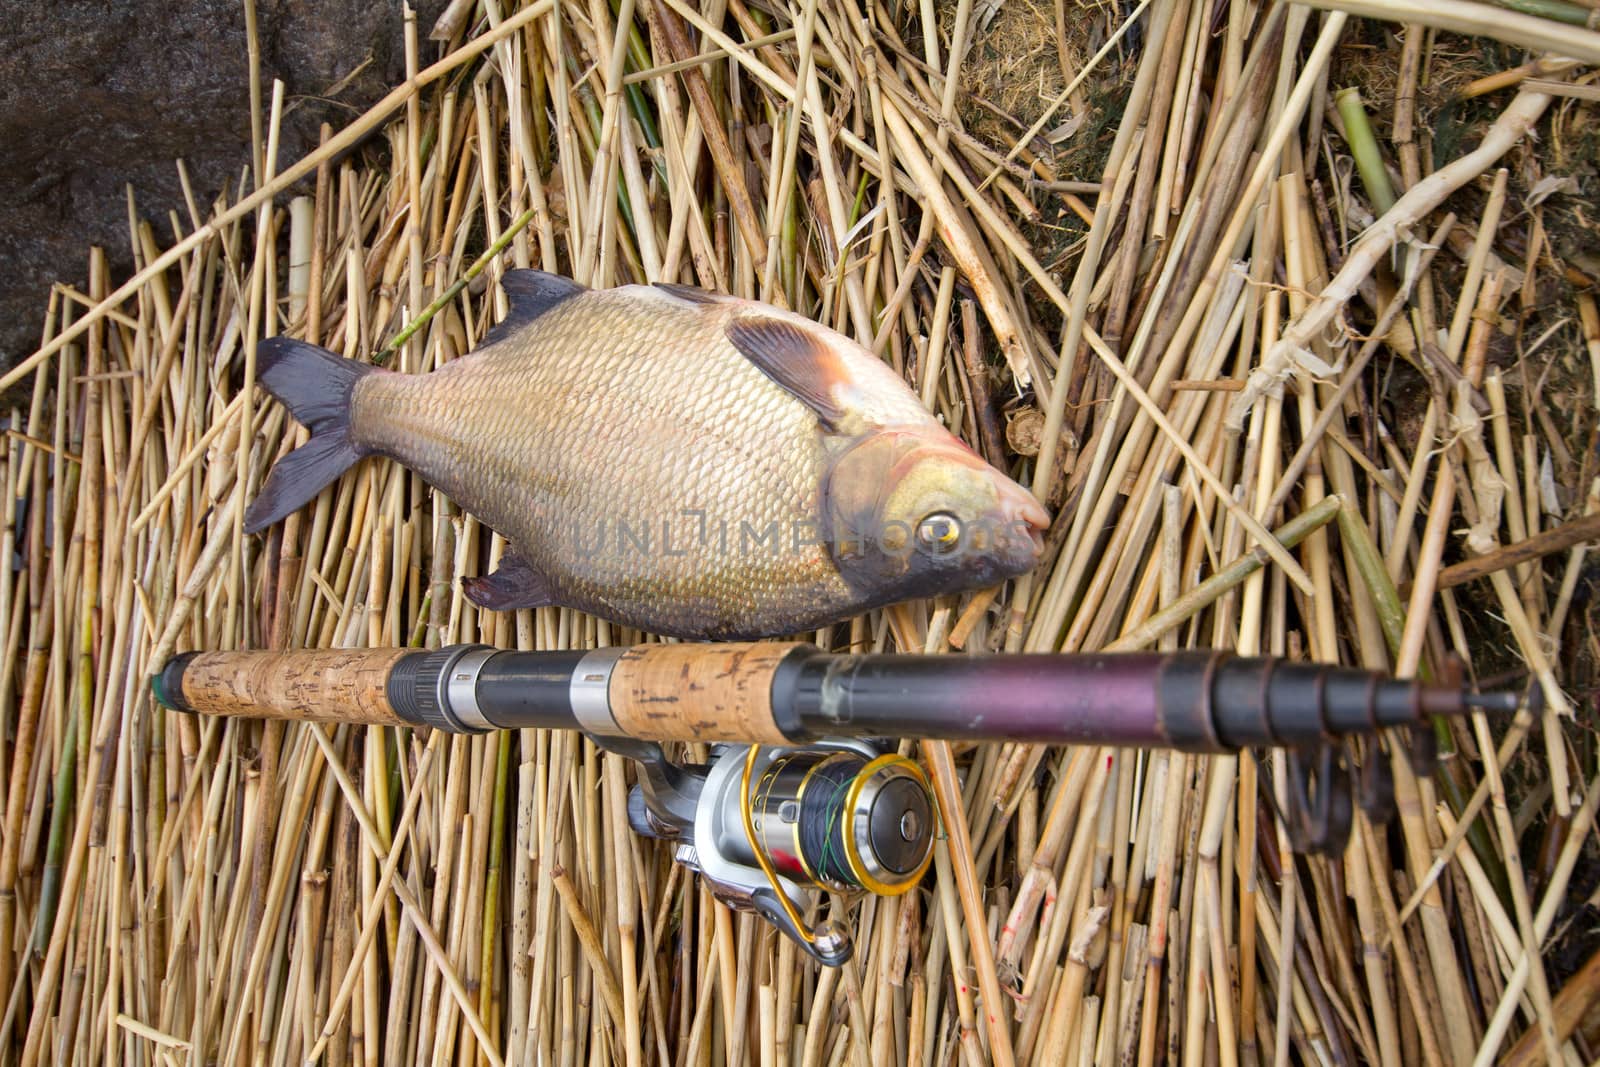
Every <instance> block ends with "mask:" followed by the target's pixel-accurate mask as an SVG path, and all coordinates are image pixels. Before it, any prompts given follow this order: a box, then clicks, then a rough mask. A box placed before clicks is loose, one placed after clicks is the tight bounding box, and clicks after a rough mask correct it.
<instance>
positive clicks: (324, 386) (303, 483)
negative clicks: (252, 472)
mask: <svg viewBox="0 0 1600 1067" xmlns="http://www.w3.org/2000/svg"><path fill="white" fill-rule="evenodd" d="M256 366H257V369H258V373H259V379H260V382H261V385H262V387H263V388H264V389H266V391H267V392H269V393H271V394H272V395H273V396H274V397H276V398H277V399H278V401H279V403H281V404H283V406H284V407H286V408H288V409H289V413H290V414H291V415H293V416H294V417H295V419H296V420H297V421H298V422H300V423H301V425H303V426H305V427H306V428H307V429H309V430H310V431H311V440H309V441H307V442H306V443H305V444H304V445H301V446H300V447H299V448H297V449H295V450H294V451H293V452H290V453H289V454H288V455H287V456H284V457H283V458H282V459H280V460H279V461H278V462H277V464H276V465H274V466H273V468H272V473H271V474H269V475H268V476H267V481H266V484H264V485H263V486H262V487H261V490H260V492H258V493H257V494H256V498H255V500H253V501H251V503H250V506H249V507H248V508H247V509H246V510H245V513H244V530H245V533H256V532H258V531H260V530H264V529H266V528H267V527H268V526H271V525H272V524H273V523H275V522H277V521H278V520H279V519H282V518H284V517H285V516H287V515H289V514H290V513H291V512H294V511H298V510H299V509H300V508H302V507H304V506H305V505H306V504H308V503H310V502H311V501H312V500H314V499H315V498H316V496H317V494H318V493H321V492H322V491H323V490H324V489H326V488H327V487H328V486H329V485H331V484H332V483H333V482H334V481H335V480H336V479H337V478H338V477H339V475H341V474H343V473H344V472H345V471H347V470H349V469H350V467H352V466H353V465H354V464H355V462H356V461H357V460H358V459H360V458H361V457H362V456H364V455H366V450H365V449H364V448H362V446H361V445H360V443H359V442H357V441H356V440H355V438H354V437H353V436H352V434H351V431H350V401H351V397H352V396H353V395H354V393H355V388H356V383H357V382H359V381H360V380H361V379H362V378H364V377H366V376H367V375H369V374H375V373H381V372H380V371H378V369H377V368H376V367H370V366H368V365H366V364H364V363H357V362H355V361H354V360H350V359H344V358H342V357H340V356H337V355H335V354H334V353H332V352H329V351H328V350H327V349H325V348H318V347H317V346H316V345H313V344H308V343H306V342H305V341H296V340H293V339H291V338H288V337H272V338H268V339H267V340H265V341H262V342H261V344H260V345H259V346H257V348H256Z"/></svg>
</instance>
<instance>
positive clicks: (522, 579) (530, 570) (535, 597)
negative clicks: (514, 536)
mask: <svg viewBox="0 0 1600 1067" xmlns="http://www.w3.org/2000/svg"><path fill="white" fill-rule="evenodd" d="M461 591H462V592H463V593H465V594H467V599H468V600H470V601H472V602H473V603H474V604H476V605H478V607H480V608H487V609H488V610H490V611H516V610H517V609H519V608H546V607H549V606H550V605H552V604H554V603H555V602H556V600H555V595H554V592H553V591H552V589H551V587H550V581H549V579H547V578H546V577H545V576H544V575H543V574H541V573H539V570H538V568H536V567H535V566H534V565H533V564H532V563H530V562H529V561H528V558H527V557H526V556H523V555H519V554H518V553H515V552H507V553H506V554H505V555H504V556H502V557H501V558H500V566H499V567H498V568H496V569H495V571H494V572H493V573H491V574H489V575H487V576H486V577H482V578H463V579H461Z"/></svg>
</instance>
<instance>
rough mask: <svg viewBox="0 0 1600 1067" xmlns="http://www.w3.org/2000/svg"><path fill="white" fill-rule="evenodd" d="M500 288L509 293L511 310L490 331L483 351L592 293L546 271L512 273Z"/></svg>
mask: <svg viewBox="0 0 1600 1067" xmlns="http://www.w3.org/2000/svg"><path fill="white" fill-rule="evenodd" d="M500 288H502V289H504V290H505V291H506V299H507V300H509V301H510V302H511V310H510V311H508V312H506V317H505V318H503V319H501V320H500V323H499V324H498V325H497V326H495V328H494V329H492V330H490V331H489V333H488V334H487V335H486V336H485V337H484V339H483V343H482V344H481V345H479V346H478V347H479V348H485V347H487V346H489V345H492V344H494V343H495V342H496V341H499V340H503V339H504V338H506V337H509V336H510V335H511V334H513V333H516V332H517V331H518V330H520V329H521V328H522V327H524V326H526V325H527V324H528V323H530V322H532V321H533V320H534V319H537V318H538V317H539V316H540V315H543V314H544V313H545V312H547V311H549V310H550V309H551V308H553V307H555V306H556V305H557V304H560V303H561V302H562V301H565V300H570V299H571V298H572V297H575V296H577V295H578V294H579V293H586V292H588V291H589V290H588V288H587V287H585V286H582V285H579V284H578V283H577V282H575V281H573V280H572V279H571V278H563V277H561V275H559V274H549V273H546V272H545V271H542V270H508V271H506V272H505V274H504V275H503V276H502V277H501V278H500Z"/></svg>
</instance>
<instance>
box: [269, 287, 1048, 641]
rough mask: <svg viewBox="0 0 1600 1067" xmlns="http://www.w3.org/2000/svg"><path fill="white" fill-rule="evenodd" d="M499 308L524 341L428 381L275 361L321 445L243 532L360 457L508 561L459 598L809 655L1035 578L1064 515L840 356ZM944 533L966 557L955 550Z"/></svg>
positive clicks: (693, 318)
mask: <svg viewBox="0 0 1600 1067" xmlns="http://www.w3.org/2000/svg"><path fill="white" fill-rule="evenodd" d="M504 284H505V288H506V291H507V293H508V295H509V296H510V297H511V300H512V311H511V314H510V315H509V316H508V317H507V320H506V322H504V323H502V324H501V325H500V326H499V327H497V328H496V330H495V331H494V332H493V333H492V334H491V335H490V337H489V338H488V339H487V340H486V342H485V344H484V345H482V346H480V347H479V349H478V350H477V351H475V352H474V353H472V354H471V355H468V356H466V357H464V358H462V359H459V360H456V361H454V362H452V363H449V364H447V365H445V366H444V367H441V368H440V369H439V370H437V371H435V372H433V373H431V374H426V375H402V374H392V373H388V372H383V371H374V370H372V369H371V368H366V367H361V366H360V365H358V364H354V363H352V362H351V361H348V360H339V359H338V357H336V356H333V355H332V354H331V353H323V352H322V351H321V350H319V349H316V348H314V347H313V346H309V345H305V344H303V343H301V342H285V341H276V342H269V343H266V344H264V346H263V348H262V353H263V355H264V358H263V370H262V375H261V377H262V382H263V384H264V385H265V386H266V387H267V389H268V390H270V391H272V392H273V393H274V395H277V396H278V397H279V398H280V399H281V400H284V401H285V402H286V403H288V404H289V406H290V408H291V410H292V411H294V413H295V414H296V416H297V417H299V418H301V419H302V421H306V422H308V424H309V425H311V426H312V429H313V431H314V435H313V440H312V442H311V444H308V445H307V446H306V447H305V448H303V449H301V450H299V451H297V452H296V453H294V454H292V455H291V456H290V457H286V458H285V460H283V461H282V462H281V463H280V464H279V466H278V468H277V469H275V470H274V472H273V476H272V477H271V478H269V480H268V483H267V485H265V486H264V487H263V489H262V492H261V495H260V497H259V498H258V499H257V501H256V502H255V504H253V505H252V508H251V514H250V515H249V516H248V522H249V525H250V527H251V528H252V529H255V528H260V527H262V526H264V525H266V524H268V523H270V522H271V521H274V520H275V519H276V518H277V517H279V516H281V515H282V514H287V513H288V511H291V510H293V509H294V508H295V507H298V506H300V504H302V503H304V502H305V500H306V499H309V497H310V496H311V495H315V492H316V491H318V490H320V488H321V487H322V485H323V484H326V482H327V481H328V480H331V477H336V476H337V474H338V473H339V471H340V470H343V469H344V467H345V466H348V465H349V463H350V462H353V461H354V460H355V459H357V458H359V457H360V456H361V455H365V454H369V453H377V454H381V455H385V456H389V457H391V458H393V459H395V460H397V461H399V462H400V463H402V464H404V465H405V466H406V467H408V468H410V469H412V470H414V471H416V472H417V473H418V474H420V475H421V476H422V477H423V478H424V479H425V480H426V481H428V482H429V483H430V484H432V485H434V486H435V487H437V488H438V489H440V490H441V491H443V492H444V493H445V494H446V495H447V496H449V497H450V498H451V499H452V500H454V501H455V502H456V503H457V504H459V505H460V506H461V507H463V508H464V509H466V510H467V511H469V512H471V513H472V514H474V515H476V516H477V517H478V518H479V519H481V520H482V521H483V522H485V523H486V524H488V525H489V526H491V527H492V528H494V529H495V530H497V531H499V532H500V533H502V534H504V535H505V536H506V538H507V539H508V540H509V542H510V544H511V545H512V547H513V550H514V554H513V555H508V557H507V559H506V561H505V562H504V563H503V564H502V566H501V569H500V570H498V571H496V572H495V574H493V575H491V576H489V577H488V578H479V579H466V580H465V581H464V587H465V589H466V591H467V593H468V595H469V596H471V597H472V599H473V600H474V601H476V602H478V603H480V604H483V605H484V606H486V607H491V608H498V609H509V608H515V607H531V606H539V605H545V604H562V605H567V606H570V607H574V608H579V609H581V610H584V611H588V612H591V613H594V614H597V615H600V616H603V617H605V618H609V619H612V620H615V621H618V622H622V623H625V624H628V625H631V626H635V627H638V628H641V629H645V630H650V631H653V632H657V633H663V634H671V635H676V636H683V637H712V638H748V637H755V636H764V635H772V634H783V633H794V632H799V631H801V630H805V629H809V628H812V627H815V626H818V625H822V624H825V623H828V622H832V621H836V620H839V619H843V618H848V617H849V616H851V615H854V614H858V613H859V612H861V611H864V610H867V609H869V608H871V607H875V606H878V605H881V604H884V603H888V602H892V601H896V600H901V599H907V598H909V597H913V596H925V595H932V594H934V593H944V592H952V591H955V590H958V589H966V588H975V587H978V586H982V585H988V584H993V583H994V582H996V581H998V580H1000V579H1001V578H1003V577H1007V576H1010V575H1012V574H1016V573H1020V572H1021V571H1023V570H1026V569H1029V568H1030V567H1031V566H1032V564H1033V563H1034V561H1035V559H1036V557H1037V552H1038V544H1039V542H1038V536H1037V530H1038V529H1041V528H1042V527H1043V526H1044V525H1045V523H1046V522H1047V519H1048V517H1047V516H1046V515H1045V514H1044V512H1043V511H1042V509H1040V508H1039V507H1038V505H1037V503H1036V502H1035V501H1034V500H1033V498H1032V497H1031V496H1030V495H1028V494H1027V493H1026V492H1025V491H1024V490H1022V489H1021V487H1019V486H1017V485H1015V483H1013V482H1011V481H1010V480H1009V479H1008V478H1006V477H1005V476H1004V475H1003V474H1001V473H1000V472H998V471H996V470H994V469H993V468H991V467H989V466H988V465H987V464H985V463H983V462H982V460H980V459H979V458H978V457H976V456H975V455H974V454H973V453H972V452H971V451H970V450H969V449H967V448H966V447H965V446H964V445H962V444H961V443H960V442H959V441H957V440H956V439H955V438H954V437H952V436H951V435H950V434H949V433H948V432H946V431H945V430H944V429H943V427H942V426H940V425H939V423H938V422H937V421H936V420H935V419H933V418H932V416H930V415H929V414H928V413H927V411H926V410H925V409H924V408H923V407H922V406H921V404H920V402H919V401H918V400H917V398H916V397H915V396H914V395H913V394H912V393H911V392H910V390H909V389H907V388H906V386H905V384H904V383H903V382H902V381H901V380H900V379H899V378H898V377H897V376H896V375H895V374H894V373H893V372H892V371H891V370H890V369H889V368H888V367H886V366H885V365H884V364H883V363H882V362H881V361H880V360H878V359H876V358H875V357H873V356H872V355H871V354H870V353H868V352H866V351H865V350H864V349H861V348H860V347H859V346H857V345H855V344H854V343H853V342H851V341H849V340H848V339H846V338H844V337H842V336H841V335H839V334H836V333H834V332H832V331H830V330H827V329H825V328H823V327H821V326H818V325H817V324H815V323H812V322H810V321H808V320H806V319H804V318H801V317H799V316H795V315H792V314H789V313H786V312H782V311H779V310H778V309H775V308H772V307H769V306H767V305H763V304H757V303H752V302H749V301H743V300H737V299H733V298H729V297H718V296H713V295H711V294H707V293H703V292H701V291H699V290H691V289H684V288H679V287H671V286H668V287H652V286H625V287H622V288H619V289H610V290H589V289H585V288H582V287H580V286H578V285H576V284H575V283H573V282H570V281H568V280H566V279H562V278H558V277H556V276H553V275H546V274H542V273H539V272H534V271H516V272H511V273H508V274H507V275H506V277H505V280H504ZM330 361H334V362H336V363H337V364H340V366H334V365H333V362H330ZM329 374H331V375H332V376H333V377H334V378H336V379H337V380H328V375H329ZM313 386H316V388H315V390H313V388H312V387H313ZM341 390H343V393H342V394H341ZM313 392H314V393H315V395H314V396H307V395H305V394H312V393H313ZM341 395H342V396H344V397H347V400H346V401H345V402H344V403H343V404H342V405H341V404H339V403H338V398H339V397H340V396H341ZM302 412H304V414H303V413H302ZM341 416H342V418H341ZM319 417H320V418H321V419H322V422H321V425H320V427H319V425H318V422H317V419H318V418H319ZM319 438H321V439H323V440H326V441H328V442H330V443H329V444H327V445H325V446H324V447H323V449H322V452H321V453H317V452H316V451H315V449H314V446H316V444H317V442H318V440H319ZM301 452H311V453H313V454H312V455H311V456H310V457H309V459H308V461H307V463H305V464H298V465H297V464H296V463H295V462H294V461H295V457H297V456H299V455H300V453H301ZM309 464H316V465H317V466H315V468H312V467H311V466H309ZM336 465H337V469H333V468H334V467H335V466H336ZM297 467H298V468H301V469H297ZM330 470H331V472H332V473H331V475H330V474H329V471H330ZM319 479H320V480H319ZM897 492H898V494H899V496H900V497H901V498H903V499H901V500H900V501H899V502H896V501H895V499H894V498H895V496H896V493H897ZM901 512H904V514H903V515H902V514H901ZM913 512H914V513H913ZM929 515H934V516H936V517H938V518H939V523H935V524H934V526H933V527H932V528H931V533H932V534H935V535H937V536H936V537H932V538H930V536H929V533H930V530H925V529H924V528H923V527H924V526H926V525H927V523H926V520H927V517H928V516H929ZM945 519H950V520H954V522H955V523H956V524H957V525H958V526H959V527H960V531H961V534H962V535H963V536H964V539H965V540H967V541H968V542H969V543H968V544H966V545H954V546H952V545H946V544H944V543H942V542H943V540H944V539H946V538H947V536H948V534H949V527H948V525H941V523H943V522H944V520H945ZM929 541H933V542H937V543H934V544H933V545H932V548H933V549H934V550H936V551H930V550H927V547H928V546H926V545H924V542H929ZM886 543H892V546H891V548H886V547H885V545H886ZM929 564H932V565H931V566H930V565H929Z"/></svg>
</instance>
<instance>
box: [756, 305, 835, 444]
mask: <svg viewBox="0 0 1600 1067" xmlns="http://www.w3.org/2000/svg"><path fill="white" fill-rule="evenodd" d="M727 333H728V340H730V341H732V342H733V347H735V348H737V349H738V350H739V353H740V354H741V355H743V356H744V358H746V359H748V360H749V361H750V362H751V363H754V364H755V365H756V366H757V367H758V368H760V370H761V373H763V374H765V375H766V376H767V377H769V378H771V379H772V380H773V381H775V382H777V383H778V384H779V385H781V386H783V388H785V389H787V390H788V391H789V392H790V393H791V394H793V396H794V397H795V399H797V400H799V401H800V402H801V403H803V404H805V405H806V407H808V408H810V409H811V410H812V411H814V412H816V415H817V418H819V419H821V420H822V424H823V426H824V428H826V429H827V430H828V431H829V432H830V433H850V432H854V431H856V430H859V429H860V428H859V427H853V426H847V425H846V423H848V422H851V421H853V420H852V419H851V414H850V411H849V408H848V407H847V405H846V402H845V394H846V392H847V390H848V389H849V388H850V385H851V374H850V368H849V367H847V366H846V365H845V362H844V360H843V359H841V358H840V356H839V353H838V352H837V351H835V350H834V348H833V346H832V345H830V344H828V342H827V341H826V340H825V339H824V338H821V337H818V336H817V333H816V331H815V330H808V329H806V328H805V327H804V326H802V325H799V324H797V323H794V322H790V321H789V320H787V319H779V318H772V317H769V316H765V315H748V316H740V317H739V318H736V319H734V320H733V321H732V322H730V323H728V329H727Z"/></svg>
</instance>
